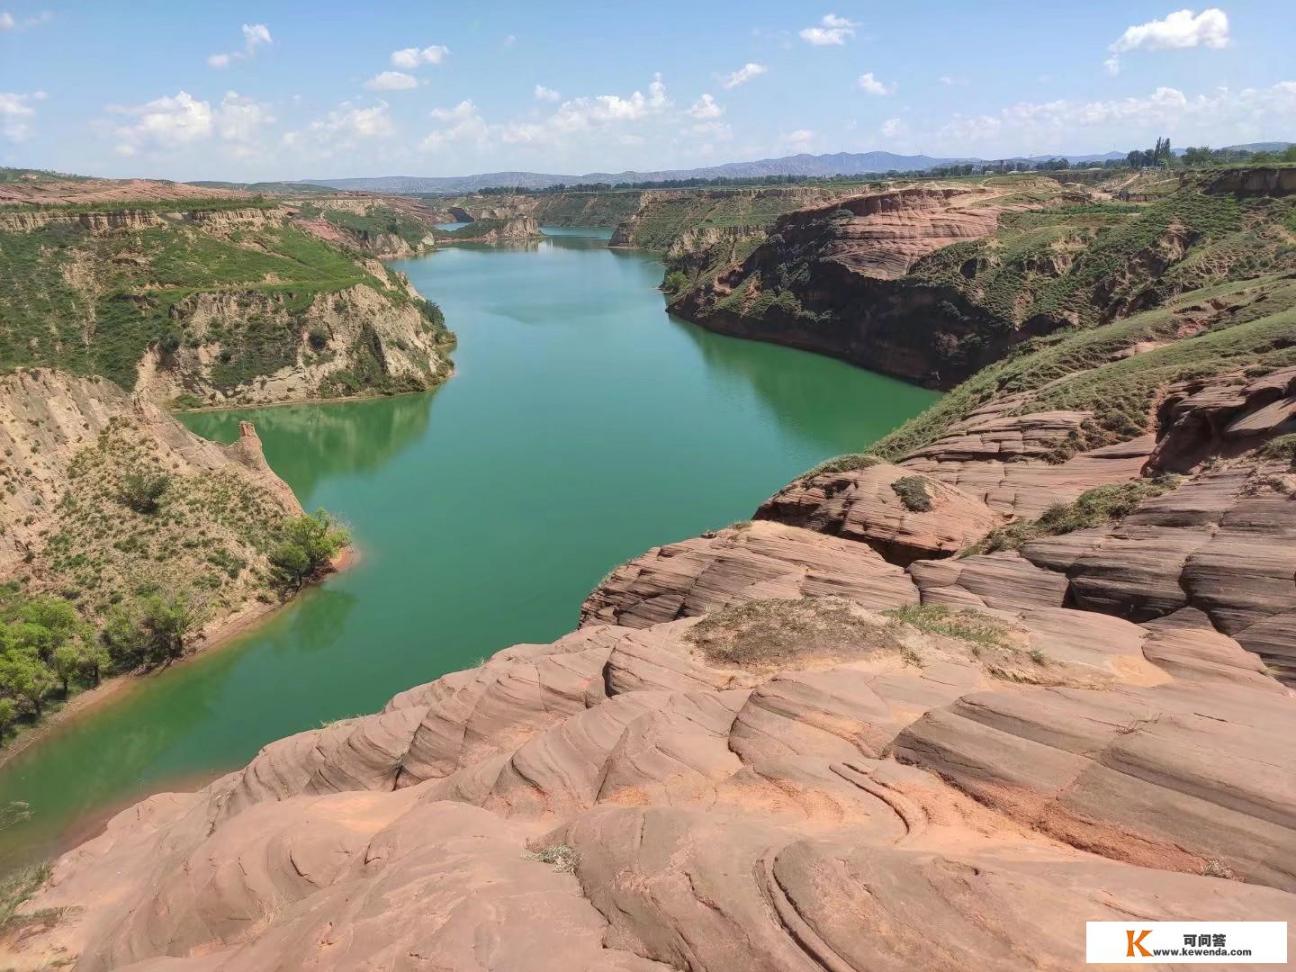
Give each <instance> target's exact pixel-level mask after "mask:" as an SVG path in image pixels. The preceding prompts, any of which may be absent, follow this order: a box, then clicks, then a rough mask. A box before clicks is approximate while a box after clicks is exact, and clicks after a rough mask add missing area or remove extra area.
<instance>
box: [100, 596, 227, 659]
mask: <svg viewBox="0 0 1296 972" xmlns="http://www.w3.org/2000/svg"><path fill="white" fill-rule="evenodd" d="M202 620H203V614H202V612H201V611H200V610H199V609H198V608H197V607H196V605H195V604H194V602H193V601H192V599H191V598H190V597H189V596H188V595H186V594H182V593H177V594H160V593H152V594H145V595H143V596H141V597H139V598H136V599H135V600H133V601H129V602H126V603H124V604H118V605H117V606H116V607H114V608H113V609H112V610H111V611H110V612H109V613H108V617H107V619H106V620H105V621H104V626H103V629H102V630H101V631H100V638H101V640H102V641H103V644H104V647H105V648H106V649H107V651H108V654H109V656H110V657H111V658H112V660H113V662H115V663H116V664H117V665H119V666H120V667H122V668H132V667H135V666H136V665H141V664H143V665H160V664H163V663H165V662H169V661H173V660H174V659H176V658H179V657H180V656H181V655H183V654H184V649H185V638H186V637H187V636H188V635H189V634H190V633H191V632H192V631H193V630H194V629H196V628H197V627H199V626H200V625H201V623H202Z"/></svg>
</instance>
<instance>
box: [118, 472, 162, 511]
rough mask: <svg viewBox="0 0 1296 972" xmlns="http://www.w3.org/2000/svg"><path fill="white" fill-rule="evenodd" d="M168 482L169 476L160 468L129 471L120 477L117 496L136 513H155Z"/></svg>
mask: <svg viewBox="0 0 1296 972" xmlns="http://www.w3.org/2000/svg"><path fill="white" fill-rule="evenodd" d="M170 484H171V477H170V476H168V475H167V474H166V473H164V472H162V471H160V470H152V471H150V470H140V471H137V472H130V473H127V474H126V475H125V476H123V477H122V482H121V490H120V492H119V494H118V496H119V498H120V499H121V501H122V502H123V503H125V504H126V505H127V506H129V507H130V508H131V509H132V510H134V511H135V512H136V513H144V514H149V513H156V512H157V510H158V505H159V500H161V499H162V494H163V493H165V492H166V490H167V487H168V486H169V485H170Z"/></svg>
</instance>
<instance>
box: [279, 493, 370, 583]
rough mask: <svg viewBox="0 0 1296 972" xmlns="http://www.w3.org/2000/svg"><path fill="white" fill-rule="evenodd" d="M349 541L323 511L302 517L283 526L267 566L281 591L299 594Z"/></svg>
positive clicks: (344, 531)
mask: <svg viewBox="0 0 1296 972" xmlns="http://www.w3.org/2000/svg"><path fill="white" fill-rule="evenodd" d="M349 540H350V537H349V535H348V534H347V531H346V530H345V529H343V528H342V527H341V526H339V525H338V524H337V523H336V522H334V520H333V518H332V517H330V516H329V514H328V513H326V512H325V511H324V510H316V511H315V512H314V513H305V514H303V515H301V516H298V517H293V518H292V519H290V520H288V521H287V523H285V524H284V526H283V527H282V529H281V530H280V534H279V542H278V543H276V544H275V545H274V547H273V548H271V550H270V554H269V559H270V565H271V566H272V567H273V568H274V571H275V576H276V578H277V579H278V580H279V582H280V583H281V584H282V585H283V586H284V587H289V588H291V589H293V590H300V589H301V586H302V585H303V584H304V583H305V582H306V581H308V580H310V579H311V578H312V577H314V576H315V575H316V574H318V573H319V572H320V571H322V570H323V569H324V568H325V567H327V566H328V565H329V563H330V562H331V561H332V560H333V558H334V557H336V556H337V555H338V551H340V550H341V549H342V548H343V547H345V546H346V545H347V543H348V542H349Z"/></svg>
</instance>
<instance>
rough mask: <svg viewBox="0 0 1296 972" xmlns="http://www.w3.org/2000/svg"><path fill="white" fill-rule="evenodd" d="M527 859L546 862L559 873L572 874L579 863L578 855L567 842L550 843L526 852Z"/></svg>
mask: <svg viewBox="0 0 1296 972" xmlns="http://www.w3.org/2000/svg"><path fill="white" fill-rule="evenodd" d="M526 858H527V860H530V861H539V862H540V863H541V864H548V865H549V866H550V867H552V868H553V869H554V870H555V871H557V872H559V873H560V874H574V873H575V872H576V867H577V865H579V864H580V855H579V854H577V853H576V849H575V848H574V847H572V846H570V845H569V844H551V845H549V846H548V847H542V848H540V849H539V850H538V851H532V852H529V853H527V855H526Z"/></svg>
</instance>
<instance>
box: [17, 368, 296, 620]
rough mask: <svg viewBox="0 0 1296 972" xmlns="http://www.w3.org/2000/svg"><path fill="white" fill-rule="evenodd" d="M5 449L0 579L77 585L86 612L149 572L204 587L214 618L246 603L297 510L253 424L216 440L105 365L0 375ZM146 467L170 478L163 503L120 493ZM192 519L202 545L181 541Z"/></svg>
mask: <svg viewBox="0 0 1296 972" xmlns="http://www.w3.org/2000/svg"><path fill="white" fill-rule="evenodd" d="M0 452H2V453H3V454H4V456H5V461H4V463H3V464H2V465H0V483H2V484H3V487H4V488H3V490H0V523H2V524H3V529H0V579H4V580H19V581H20V582H21V583H22V586H23V587H24V588H25V589H26V590H27V591H29V592H38V591H44V592H49V593H55V594H59V595H62V596H65V597H69V598H72V599H73V600H74V601H75V602H76V603H77V606H78V608H79V609H80V610H81V611H82V613H83V615H84V616H86V617H87V618H88V619H95V618H98V617H100V616H101V615H102V614H103V612H105V611H106V610H107V609H108V607H109V606H110V605H111V604H112V603H114V602H115V601H116V600H119V599H120V598H121V597H122V596H123V595H126V594H133V593H134V592H135V591H137V590H138V589H140V587H141V585H145V584H147V583H154V584H156V585H157V586H158V587H159V588H161V589H164V590H168V591H173V592H174V591H178V590H193V591H195V592H201V594H202V598H203V601H204V603H205V605H206V606H207V607H208V608H209V617H208V619H207V620H208V622H209V623H210V624H211V625H212V626H213V627H217V626H219V625H221V624H222V623H224V622H226V621H228V620H229V618H230V617H232V616H234V615H237V614H239V613H241V612H243V611H246V610H249V609H254V608H255V607H256V598H257V596H258V595H262V596H264V595H265V593H266V592H267V591H268V590H269V583H268V569H269V564H268V561H267V560H266V554H265V549H266V542H267V538H268V537H269V536H270V534H271V533H272V531H273V530H274V529H276V527H277V525H278V524H280V523H281V522H282V521H283V520H284V519H285V518H286V517H287V516H289V515H295V514H299V513H301V507H300V506H299V505H298V503H297V500H296V498H295V497H294V496H293V494H292V491H291V490H290V489H289V488H288V486H287V485H286V484H285V483H284V482H283V481H282V480H280V479H279V477H277V476H276V475H275V474H274V473H273V472H272V471H271V470H270V467H269V466H267V465H266V463H265V459H264V457H263V455H262V452H261V444H260V440H259V439H257V437H256V432H255V430H254V429H253V428H252V426H251V425H249V424H245V426H244V428H243V431H242V437H241V438H240V440H239V441H238V442H236V443H234V444H233V445H230V446H220V445H217V444H215V443H213V442H209V441H207V440H206V439H201V438H199V437H198V436H196V435H193V434H192V433H190V432H189V431H187V430H186V429H185V428H184V427H183V426H181V425H180V424H179V423H178V422H176V421H175V420H174V419H173V418H171V417H170V416H168V415H166V414H165V413H163V412H162V411H161V410H159V409H158V408H157V407H156V406H154V405H152V404H150V403H149V402H147V401H146V400H144V399H143V398H141V397H135V398H133V399H132V398H131V397H130V396H128V395H126V394H125V393H124V392H123V391H122V390H121V389H120V388H119V387H118V386H116V385H114V384H113V383H112V382H109V381H106V380H105V379H102V378H81V377H76V376H73V375H68V374H65V373H61V372H56V371H49V370H46V369H33V370H30V371H29V370H23V371H20V372H16V373H14V374H11V375H7V376H4V377H0ZM148 470H156V471H158V472H159V473H160V474H163V475H165V477H166V479H167V486H166V492H165V493H164V497H165V499H164V500H163V503H164V506H165V510H166V515H159V516H149V515H144V514H141V513H139V512H136V511H134V510H133V509H131V508H130V507H128V506H127V505H126V504H125V503H124V502H123V501H122V500H121V498H120V497H121V489H122V483H123V481H124V479H125V477H127V476H128V475H129V474H131V473H138V472H142V471H148ZM199 531H201V532H202V534H203V536H204V542H203V544H202V546H201V547H200V548H195V547H193V545H192V544H187V545H186V544H185V543H184V542H183V541H185V540H190V539H192V537H193V536H195V535H197V533H198V532H199ZM164 553H165V556H163V554H164ZM155 555H156V556H155Z"/></svg>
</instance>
